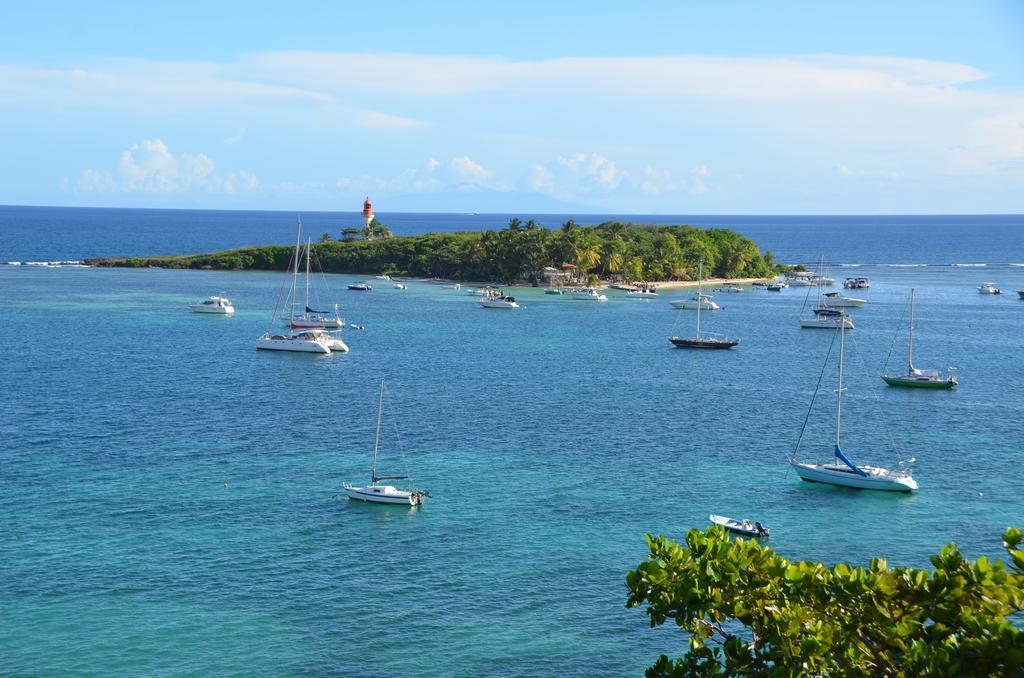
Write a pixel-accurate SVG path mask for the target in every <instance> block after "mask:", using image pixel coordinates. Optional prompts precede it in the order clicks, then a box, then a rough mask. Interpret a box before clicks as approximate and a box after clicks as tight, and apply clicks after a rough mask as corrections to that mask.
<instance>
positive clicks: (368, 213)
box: [363, 196, 374, 226]
mask: <svg viewBox="0 0 1024 678" xmlns="http://www.w3.org/2000/svg"><path fill="white" fill-rule="evenodd" d="M373 219H374V214H373V205H372V204H371V203H370V196H366V200H364V201H363V222H364V225H365V226H369V225H370V222H371V221H373Z"/></svg>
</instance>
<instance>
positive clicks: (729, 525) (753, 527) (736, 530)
mask: <svg viewBox="0 0 1024 678" xmlns="http://www.w3.org/2000/svg"><path fill="white" fill-rule="evenodd" d="M708 520H710V521H711V522H712V523H714V524H715V525H721V526H722V527H724V528H725V529H727V530H729V531H730V532H732V533H733V534H739V535H743V536H744V537H753V538H755V539H759V538H761V537H768V536H771V532H772V531H771V530H769V529H768V528H767V527H765V526H764V525H762V524H761V523H759V522H757V521H754V522H751V521H749V520H747V519H746V518H741V519H739V520H736V519H734V518H727V517H725V516H716V515H715V514H714V513H712V514H711V515H710V516H708Z"/></svg>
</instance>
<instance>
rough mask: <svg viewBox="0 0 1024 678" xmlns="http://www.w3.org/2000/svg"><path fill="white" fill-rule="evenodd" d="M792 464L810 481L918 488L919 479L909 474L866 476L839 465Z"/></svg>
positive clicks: (876, 487)
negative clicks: (908, 475) (843, 468)
mask: <svg viewBox="0 0 1024 678" xmlns="http://www.w3.org/2000/svg"><path fill="white" fill-rule="evenodd" d="M790 465H791V466H792V467H793V470H795V471H796V474H797V475H798V476H800V479H801V480H804V481H807V482H809V483H822V484H825V485H836V486H839V487H849V488H853V489H857V490H878V491H882V492H913V491H914V490H916V489H917V488H918V485H917V481H916V480H914V479H913V478H910V477H907V476H895V477H894V476H891V475H887V476H873V475H868V476H866V477H865V476H862V475H860V474H858V473H854V472H853V471H847V470H840V469H839V468H838V467H833V466H826V465H824V464H802V463H800V462H795V461H794V462H790ZM865 468H866V467H865Z"/></svg>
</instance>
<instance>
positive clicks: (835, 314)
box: [800, 258, 863, 330]
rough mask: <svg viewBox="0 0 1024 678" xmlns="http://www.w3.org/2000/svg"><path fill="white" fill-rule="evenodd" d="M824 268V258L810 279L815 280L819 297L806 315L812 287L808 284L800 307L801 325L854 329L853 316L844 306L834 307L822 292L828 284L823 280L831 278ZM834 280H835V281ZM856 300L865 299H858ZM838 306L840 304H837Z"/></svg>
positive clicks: (814, 327)
mask: <svg viewBox="0 0 1024 678" xmlns="http://www.w3.org/2000/svg"><path fill="white" fill-rule="evenodd" d="M823 268H824V258H823V259H822V261H821V263H819V264H818V270H819V274H818V275H815V276H814V277H813V278H810V280H812V281H813V287H814V288H815V289H816V290H817V299H816V300H815V304H814V306H813V307H812V308H811V315H809V316H805V315H804V309H806V308H807V301H808V299H810V296H811V287H810V286H808V288H807V294H806V295H804V305H803V308H801V309H800V327H807V328H811V329H825V330H834V329H839V328H842V329H847V330H852V329H853V318H851V317H850V316H849V315H848V314H847V313H846V310H845V308H844V307H843V306H839V307H838V308H833V307H832V306H830V305H829V304H828V303H826V301H825V295H824V293H823V292H822V289H821V288H822V287H823V286H824V285H825V284H826V283H824V282H823V281H825V280H831V279H830V278H826V277H824V275H822V274H821V271H822V270H823ZM833 282H834V281H833ZM856 301H863V300H861V299H858V300H856ZM836 305H837V306H838V304H836Z"/></svg>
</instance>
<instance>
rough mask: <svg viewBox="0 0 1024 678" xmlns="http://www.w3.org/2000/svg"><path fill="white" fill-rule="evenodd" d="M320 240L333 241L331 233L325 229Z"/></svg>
mask: <svg viewBox="0 0 1024 678" xmlns="http://www.w3.org/2000/svg"><path fill="white" fill-rule="evenodd" d="M320 242H331V234H330V233H328V232H327V231H324V234H323V235H322V236H320Z"/></svg>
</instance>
